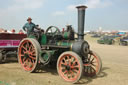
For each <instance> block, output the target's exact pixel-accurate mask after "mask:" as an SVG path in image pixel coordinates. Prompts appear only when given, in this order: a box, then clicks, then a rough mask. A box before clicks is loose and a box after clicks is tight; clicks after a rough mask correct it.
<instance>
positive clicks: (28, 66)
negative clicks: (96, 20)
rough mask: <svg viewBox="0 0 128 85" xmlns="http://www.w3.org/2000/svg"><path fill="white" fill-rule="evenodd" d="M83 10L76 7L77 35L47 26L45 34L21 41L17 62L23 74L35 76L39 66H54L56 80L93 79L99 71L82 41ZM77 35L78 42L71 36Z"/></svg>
mask: <svg viewBox="0 0 128 85" xmlns="http://www.w3.org/2000/svg"><path fill="white" fill-rule="evenodd" d="M86 8H87V7H86V6H78V7H77V9H78V33H75V32H74V31H73V29H72V26H71V25H68V26H67V29H66V30H65V31H62V32H61V31H60V30H59V29H58V28H57V27H56V26H50V27H48V29H47V30H46V32H45V33H44V32H42V31H41V30H38V31H36V32H34V33H32V34H31V35H29V36H28V38H25V39H23V40H22V41H21V43H20V45H19V48H18V60H19V63H20V64H21V67H22V69H23V70H25V71H27V72H37V70H38V69H39V68H40V66H42V65H43V67H44V66H46V65H50V64H52V63H53V64H56V66H57V72H58V74H59V76H60V77H61V78H62V79H64V80H65V81H67V82H71V83H76V82H78V80H80V78H81V76H82V75H83V74H84V75H85V76H89V77H90V76H91V77H92V76H96V75H97V74H99V72H100V71H101V68H102V62H101V59H100V57H99V56H98V55H97V54H96V53H94V52H93V51H91V50H90V46H89V44H88V42H87V41H85V40H84V35H85V34H84V20H85V9H86ZM75 34H76V35H78V38H74V36H75Z"/></svg>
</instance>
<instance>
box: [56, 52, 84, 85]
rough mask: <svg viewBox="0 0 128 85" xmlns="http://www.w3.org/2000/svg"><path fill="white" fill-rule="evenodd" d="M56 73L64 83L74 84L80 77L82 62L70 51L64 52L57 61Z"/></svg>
mask: <svg viewBox="0 0 128 85" xmlns="http://www.w3.org/2000/svg"><path fill="white" fill-rule="evenodd" d="M57 71H58V73H59V75H60V77H61V78H63V79H64V80H65V81H67V82H71V83H76V82H77V81H78V80H79V79H80V78H81V75H82V71H83V63H82V60H81V58H80V57H79V56H78V55H77V54H76V53H74V52H72V51H68V52H64V53H62V54H61V55H60V56H59V59H58V61H57Z"/></svg>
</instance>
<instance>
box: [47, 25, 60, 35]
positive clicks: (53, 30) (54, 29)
mask: <svg viewBox="0 0 128 85" xmlns="http://www.w3.org/2000/svg"><path fill="white" fill-rule="evenodd" d="M45 34H46V35H51V36H55V35H57V34H60V30H59V28H58V27H56V26H50V27H48V28H47V30H46V32H45Z"/></svg>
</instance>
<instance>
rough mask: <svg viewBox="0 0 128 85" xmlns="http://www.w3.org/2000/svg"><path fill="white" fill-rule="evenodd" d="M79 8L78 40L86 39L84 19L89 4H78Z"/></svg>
mask: <svg viewBox="0 0 128 85" xmlns="http://www.w3.org/2000/svg"><path fill="white" fill-rule="evenodd" d="M76 8H77V9H78V40H84V21H85V10H86V8H87V6H77V7H76Z"/></svg>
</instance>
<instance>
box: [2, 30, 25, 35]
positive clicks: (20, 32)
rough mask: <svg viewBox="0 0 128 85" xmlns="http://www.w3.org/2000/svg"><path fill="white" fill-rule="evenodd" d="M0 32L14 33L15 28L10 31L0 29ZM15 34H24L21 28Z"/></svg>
mask: <svg viewBox="0 0 128 85" xmlns="http://www.w3.org/2000/svg"><path fill="white" fill-rule="evenodd" d="M0 33H12V34H15V33H16V30H15V29H12V30H11V31H8V30H4V29H1V30H0ZM16 34H24V32H23V30H19V32H18V33H16Z"/></svg>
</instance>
